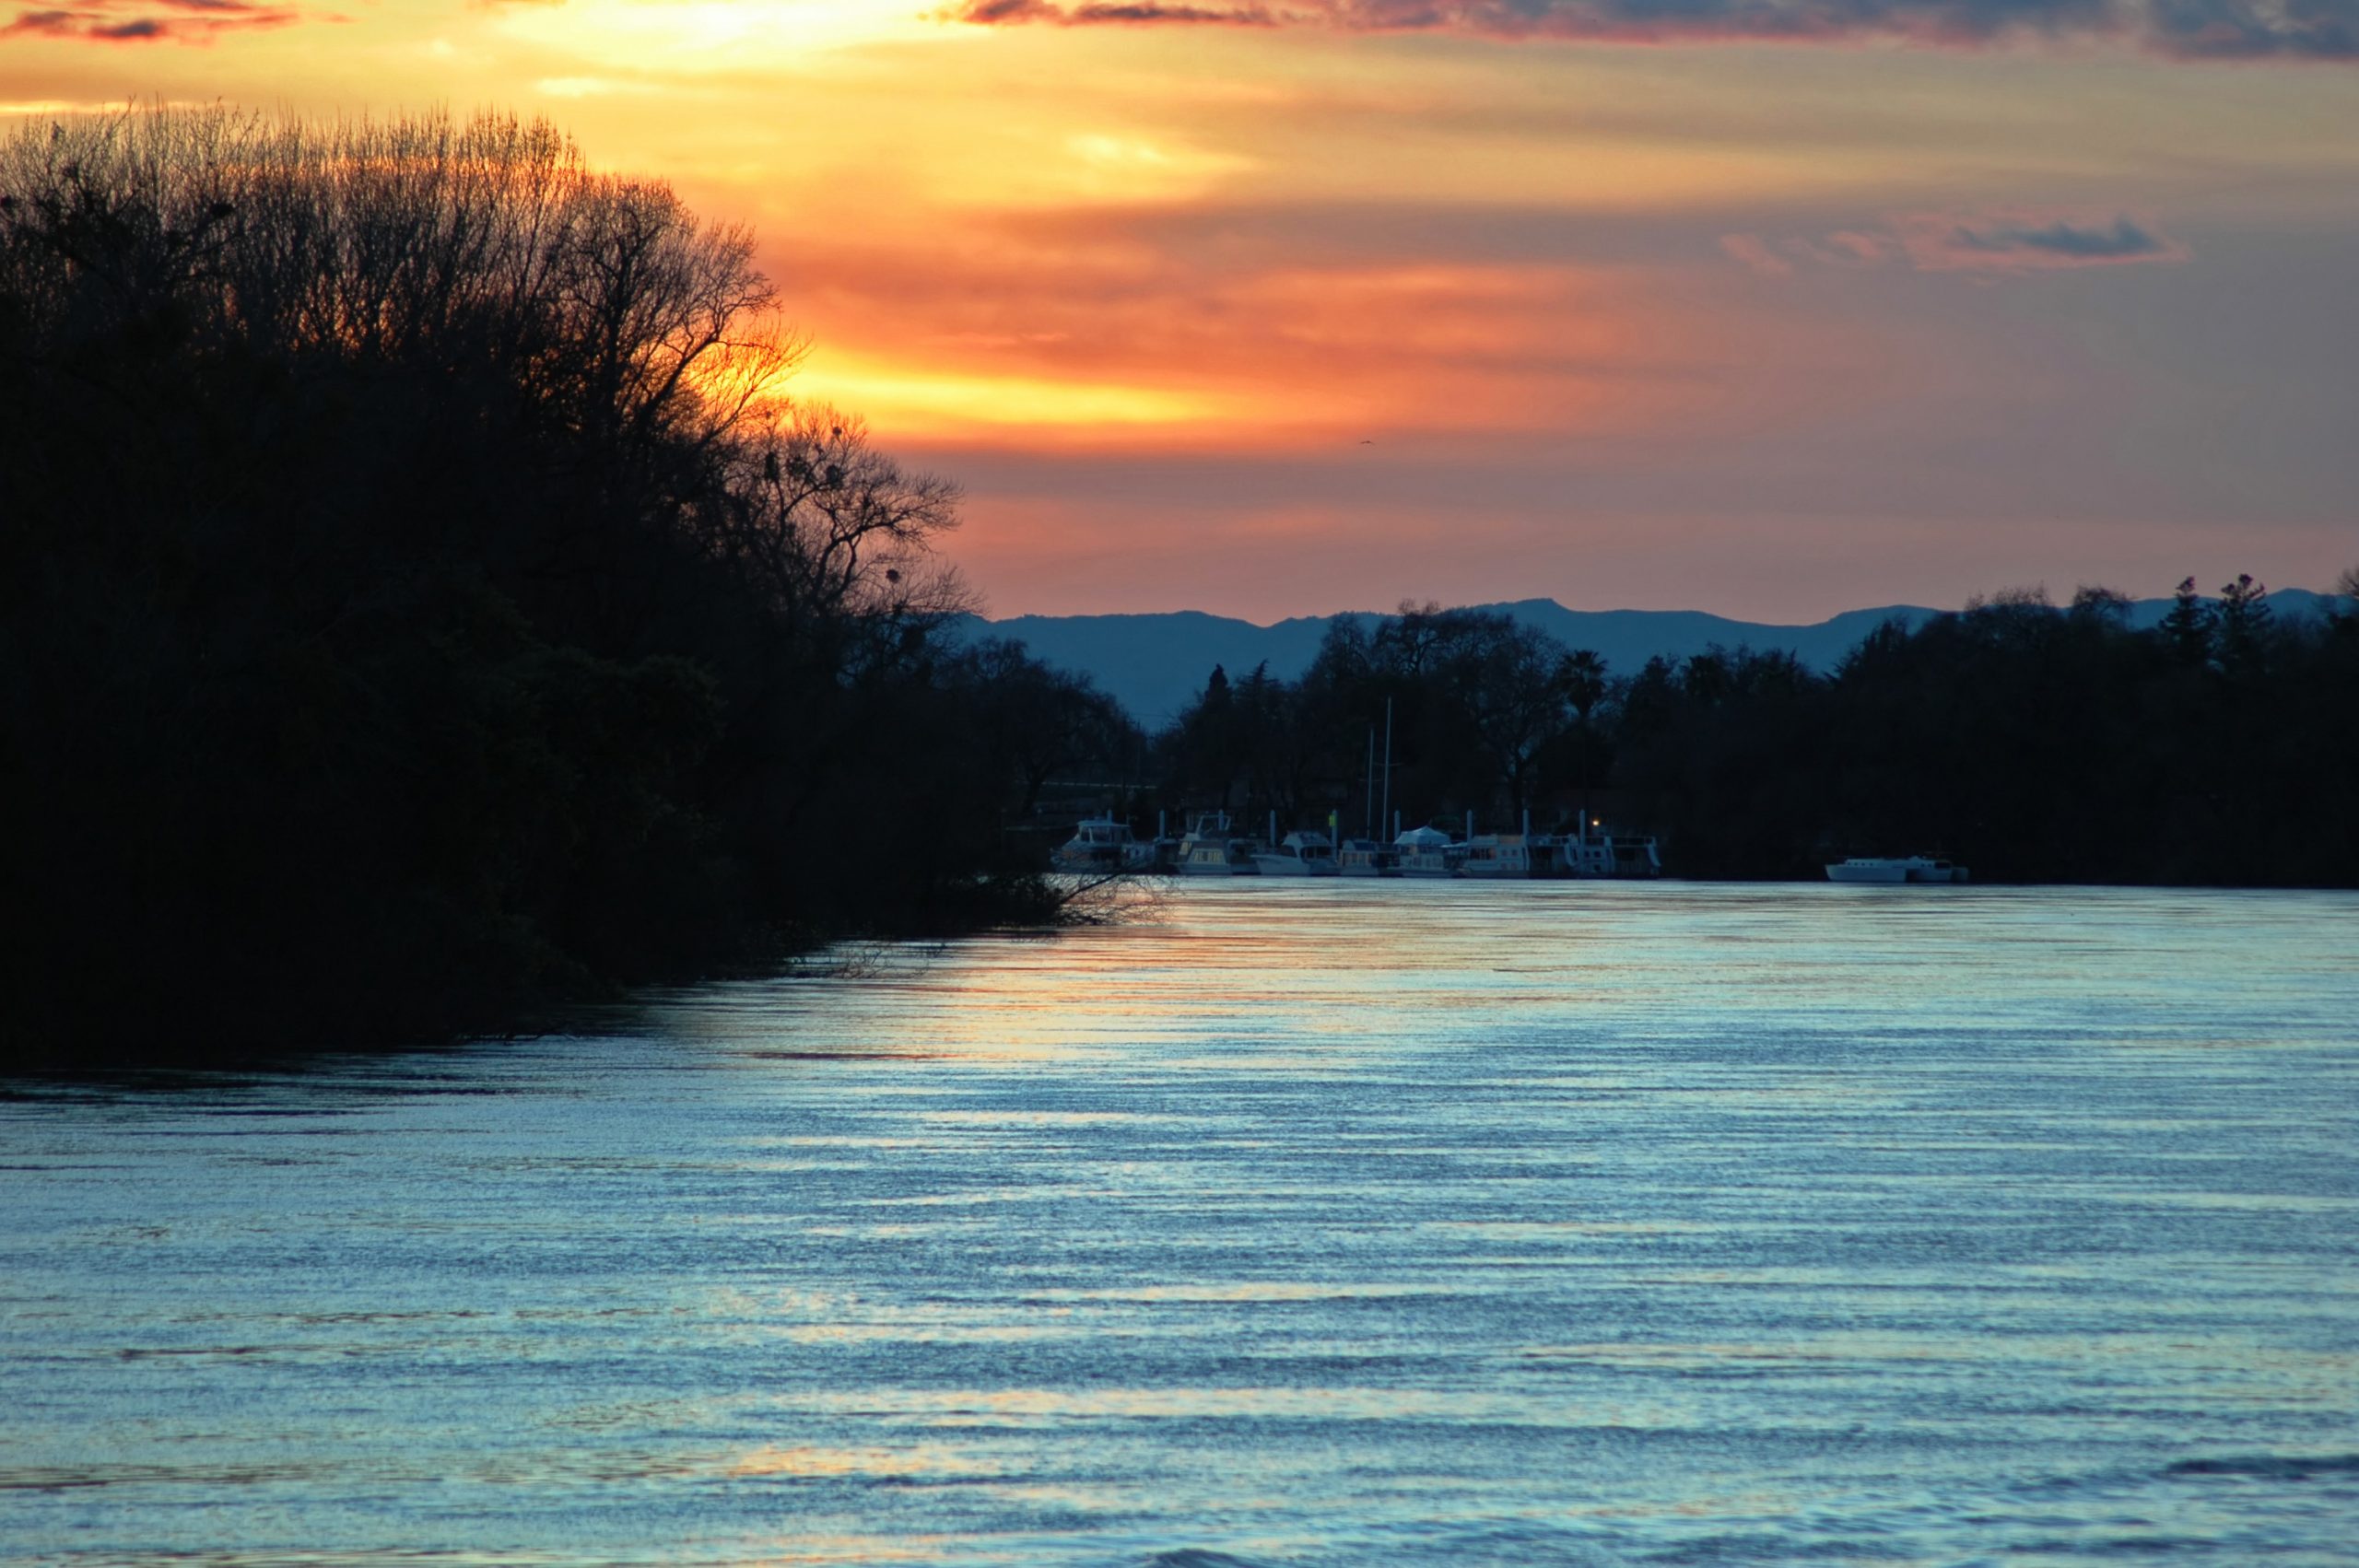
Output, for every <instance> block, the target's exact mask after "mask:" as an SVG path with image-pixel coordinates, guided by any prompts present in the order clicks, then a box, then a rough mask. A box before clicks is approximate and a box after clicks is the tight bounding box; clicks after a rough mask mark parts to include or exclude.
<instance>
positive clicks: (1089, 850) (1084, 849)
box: [1050, 816, 1155, 875]
mask: <svg viewBox="0 0 2359 1568" xmlns="http://www.w3.org/2000/svg"><path fill="white" fill-rule="evenodd" d="M1050 863H1051V864H1052V865H1054V866H1055V867H1056V869H1057V870H1059V871H1061V872H1079V873H1081V874H1084V875H1088V874H1091V873H1103V872H1139V871H1147V870H1150V869H1152V868H1153V866H1154V864H1155V846H1154V845H1152V844H1149V843H1146V842H1144V841H1143V840H1141V839H1140V838H1138V837H1135V836H1134V835H1133V833H1132V832H1131V825H1130V824H1129V823H1127V822H1118V821H1116V820H1115V819H1114V818H1112V817H1108V816H1099V817H1087V818H1085V819H1084V820H1083V821H1082V822H1081V824H1080V825H1078V826H1077V827H1075V828H1074V835H1073V837H1071V838H1068V839H1066V840H1065V841H1064V842H1063V843H1062V844H1060V845H1058V846H1057V848H1056V851H1055V853H1053V854H1052V855H1050Z"/></svg>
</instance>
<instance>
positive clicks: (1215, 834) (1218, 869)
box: [1171, 812, 1262, 876]
mask: <svg viewBox="0 0 2359 1568" xmlns="http://www.w3.org/2000/svg"><path fill="white" fill-rule="evenodd" d="M1171 869H1172V870H1173V871H1175V872H1179V873H1180V875H1181V876H1253V875H1255V874H1257V873H1258V872H1260V871H1261V869H1262V868H1261V867H1260V866H1258V865H1256V864H1254V863H1253V847H1252V846H1251V845H1250V844H1249V843H1247V842H1246V841H1245V840H1244V839H1242V838H1239V837H1237V836H1236V835H1235V834H1233V833H1231V832H1230V831H1229V822H1228V813H1226V812H1205V813H1203V815H1201V816H1199V817H1197V818H1196V819H1195V820H1194V821H1193V822H1191V823H1190V824H1189V825H1188V831H1187V833H1186V834H1185V835H1184V836H1183V837H1181V838H1180V848H1179V850H1178V852H1177V854H1176V855H1175V856H1174V858H1173V860H1172V863H1171Z"/></svg>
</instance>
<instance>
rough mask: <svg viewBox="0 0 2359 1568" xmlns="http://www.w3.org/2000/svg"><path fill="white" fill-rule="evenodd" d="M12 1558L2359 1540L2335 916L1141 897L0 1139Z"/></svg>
mask: <svg viewBox="0 0 2359 1568" xmlns="http://www.w3.org/2000/svg"><path fill="white" fill-rule="evenodd" d="M0 1193H5V1195H6V1196H5V1202H0V1398H5V1405H4V1406H0V1562H8V1563H11V1564H14V1563H33V1562H41V1563H74V1564H84V1565H87V1564H91V1563H101V1562H106V1563H111V1562H141V1563H147V1562H171V1561H182V1560H185V1561H194V1562H205V1563H209V1564H218V1565H223V1568H228V1565H233V1564H234V1565H241V1568H254V1565H259V1564H264V1563H295V1562H305V1563H309V1562H329V1563H371V1564H374V1563H395V1562H398V1563H403V1564H414V1563H421V1562H453V1563H459V1562H464V1563H479V1562H519V1563H534V1564H574V1563H584V1564H586V1563H604V1562H617V1563H639V1562H651V1563H684V1564H686V1563H695V1564H737V1563H778V1564H785V1563H941V1564H958V1565H967V1564H980V1563H1005V1564H1029V1563H1041V1564H1105V1565H1109V1568H1115V1565H1124V1568H1145V1565H1159V1568H1235V1565H1239V1564H1248V1565H1256V1568H1311V1565H1317V1568H1330V1565H1332V1568H1342V1565H1361V1564H1368V1565H1392V1564H1418V1563H1450V1564H1502V1565H1504V1564H1519V1565H1521V1564H1596V1565H1610V1564H1624V1563H1631V1564H1636V1563H1702V1564H1710V1563H1723V1562H1727V1563H1738V1562H1743V1563H1785V1562H1793V1563H1804V1562H1807V1563H1812V1564H1934V1563H1942V1564H1949V1563H2001V1562H2004V1563H2010V1564H2067V1563H2071V1564H2080V1563H2095V1562H2115V1561H2122V1560H2135V1561H2141V1562H2145V1561H2154V1560H2161V1561H2167V1562H2173V1563H2201V1564H2221V1565H2228V1564H2237V1565H2242V1564H2249V1563H2282V1564H2326V1563H2337V1564H2348V1563H2351V1562H2354V1561H2359V1547H2354V1546H2353V1542H2354V1541H2359V895H2349V894H2332V893H2318V894H2301V893H2293V894H2288V893H2268V894H2256V893H2209V892H2182V891H2136V890H2092V889H2004V888H1981V887H1970V888H1914V889H1912V888H1836V887H1801V886H1792V887H1743V886H1729V885H1704V884H1692V885H1688V884H1678V883H1660V884H1653V885H1639V884H1614V885H1596V884H1572V883H1545V884H1532V885H1521V886H1484V885H1477V884H1468V883H1428V884H1402V883H1387V884H1374V883H1332V882H1331V883H1258V882H1237V883H1226V882H1224V883H1190V884H1184V885H1181V886H1180V887H1177V888H1175V889H1174V890H1173V891H1172V892H1171V894H1170V895H1168V897H1167V898H1165V899H1164V900H1162V901H1161V902H1160V903H1159V904H1157V905H1156V906H1155V907H1152V908H1150V909H1148V910H1146V911H1145V912H1144V913H1143V914H1142V915H1141V916H1140V917H1139V918H1137V919H1133V920H1131V921H1129V922H1127V923H1124V924H1120V925H1113V926H1107V927H1101V928H1092V929H1085V930H1076V931H1073V932H1070V933H1068V934H1064V935H1061V936H1058V937H1055V938H1052V939H1019V938H992V939H984V940H976V941H969V942H957V943H954V944H951V945H948V946H946V947H941V948H935V949H880V950H876V951H874V952H871V953H864V954H852V955H851V961H850V962H848V963H846V964H845V965H841V966H840V967H839V968H836V969H833V970H831V971H829V972H823V973H814V974H807V975H804V976H800V977H789V978H780V979H777V980H772V981H766V982H758V983H755V982H747V983H732V984H723V985H714V986H709V987H700V988H696V989H688V990H684V991H680V992H678V993H674V994H665V995H660V996H656V997H652V998H650V999H647V1000H645V1001H644V1003H643V1004H642V1005H640V1006H637V1007H635V1008H633V1009H631V1010H629V1011H628V1012H616V1013H615V1014H613V1015H612V1016H611V1017H604V1018H601V1019H600V1020H598V1021H597V1024H596V1026H595V1027H594V1028H586V1029H585V1030H584V1031H583V1032H582V1033H580V1034H577V1035H569V1036H562V1037H549V1038H540V1039H533V1040H525V1041H518V1042H506V1043H486V1044H482V1045H476V1046H470V1047H464V1048H457V1049H451V1050H444V1051H436V1052H425V1053H418V1054H415V1055H407V1056H400V1057H392V1058H375V1059H368V1058H359V1059H323V1060H320V1061H317V1062H314V1063H311V1064H310V1065H308V1066H306V1067H304V1068H303V1069H302V1070H300V1071H287V1072H273V1073H268V1074H247V1075H242V1076H227V1075H221V1076H213V1077H205V1076H193V1077H182V1078H174V1079H170V1080H147V1081H139V1082H118V1083H111V1084H102V1085H81V1086H75V1087H40V1086H35V1087H20V1088H18V1090H16V1091H14V1092H13V1093H11V1094H9V1095H8V1096H7V1097H6V1098H0Z"/></svg>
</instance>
